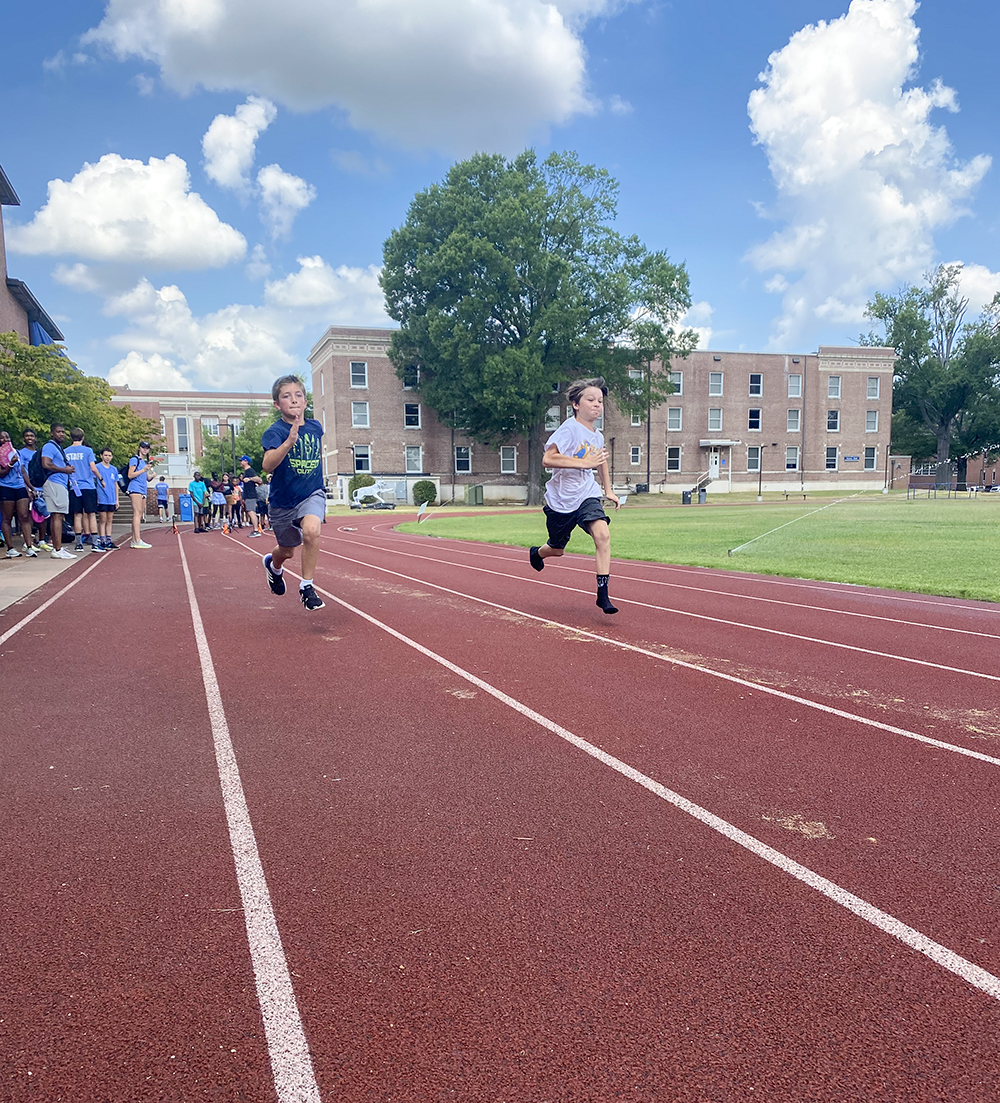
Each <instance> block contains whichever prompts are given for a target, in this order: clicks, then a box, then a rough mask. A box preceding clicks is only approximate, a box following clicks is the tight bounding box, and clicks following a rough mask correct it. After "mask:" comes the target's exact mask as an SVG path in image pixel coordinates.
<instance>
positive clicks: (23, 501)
mask: <svg viewBox="0 0 1000 1103" xmlns="http://www.w3.org/2000/svg"><path fill="white" fill-rule="evenodd" d="M0 510H2V519H0V527H2V529H3V541H4V543H5V544H6V545H7V558H8V559H20V558H21V554H22V553H21V552H19V551H18V550H17V548H15V547H14V533H13V520H14V514H15V513H16V514H17V525H18V528H19V529H20V530H21V538H22V540H23V541H24V553H23V554H24V555H26V556H28V557H29V558H34V557H35V556H37V555H38V552H37V551H36V550H35V549H34V548H33V547H32V545H31V506H30V502H29V498H28V490H27V488H26V487H25V485H24V474H23V472H22V470H21V457H20V455H19V454H18V451H17V449H16V448H15V447H14V446H13V444H11V442H10V433H0Z"/></svg>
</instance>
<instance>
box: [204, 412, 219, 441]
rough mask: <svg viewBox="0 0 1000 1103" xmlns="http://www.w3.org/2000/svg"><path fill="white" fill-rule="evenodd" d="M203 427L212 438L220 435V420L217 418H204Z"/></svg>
mask: <svg viewBox="0 0 1000 1103" xmlns="http://www.w3.org/2000/svg"><path fill="white" fill-rule="evenodd" d="M201 427H202V429H203V430H204V432H206V433H208V435H209V436H210V437H217V436H218V435H219V419H218V418H217V417H203V418H202V419H201Z"/></svg>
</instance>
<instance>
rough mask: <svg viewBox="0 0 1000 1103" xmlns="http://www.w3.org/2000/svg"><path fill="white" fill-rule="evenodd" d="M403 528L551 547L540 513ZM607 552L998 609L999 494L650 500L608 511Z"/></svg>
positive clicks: (583, 548) (584, 548) (440, 518)
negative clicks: (687, 501)
mask: <svg viewBox="0 0 1000 1103" xmlns="http://www.w3.org/2000/svg"><path fill="white" fill-rule="evenodd" d="M399 527H400V529H401V530H402V531H405V532H415V531H419V532H420V533H421V534H422V535H428V536H447V537H451V538H453V539H459V540H482V541H486V542H488V543H492V544H510V545H513V546H516V547H524V548H527V547H529V546H530V545H532V544H541V543H543V542H544V540H545V524H544V518H543V516H542V514H541V511H540V510H521V511H516V512H500V511H497V512H494V511H493V510H490V509H483V510H481V511H480V510H477V511H476V512H475V513H474V514H472V515H468V514H466V515H459V514H457V513H451V512H449V511H444V510H441V511H437V510H434V509H433V508H432V509H431V510H430V514H429V516H428V517H427V518H426V519H425V520H424V521H422V522H421V523H420V525H419V528H418V526H417V524H415V523H414V522H409V523H403V524H401V525H400V526H399ZM748 541H752V543H749V544H748V543H747V542H748ZM742 544H747V546H746V547H743V548H740V545H742ZM734 549H738V550H734ZM568 550H569V551H574V552H583V553H587V552H588V551H592V550H593V544H592V543H591V542H590V540H589V538H588V537H587V536H586V534H585V533H582V532H580V531H579V530H577V531H576V532H575V533H574V535H573V539H572V540H571V542H570V545H569V549H568ZM730 550H733V554H732V555H730V554H729V552H730ZM611 552H612V555H613V556H615V557H616V558H619V559H644V560H649V561H651V562H656V563H677V564H685V565H693V566H700V567H718V568H721V569H723V570H733V571H750V572H754V573H757V574H772V575H786V576H789V577H793V578H814V579H824V580H827V581H831V582H852V583H856V584H859V585H864V586H879V587H884V588H886V589H892V590H909V591H913V592H917V593H927V594H941V595H945V596H949V597H964V598H977V599H980V600H984V601H997V602H1000V494H992V495H981V496H980V497H979V498H978V499H969V498H966V497H960V498H950V499H949V498H938V499H927V498H918V499H914V500H909V501H908V500H907V499H906V497H905V495H901V494H898V493H897V494H890V495H882V494H867V495H859V496H857V497H851V498H848V499H846V500H843V501H837V500H835V499H833V498H810V499H809V500H808V501H804V502H803V501H798V502H796V501H794V500H790V501H787V502H786V501H783V500H778V501H767V500H765V501H764V502H760V503H758V502H756V501H742V502H736V501H718V500H716V501H712V502H710V503H709V504H706V505H703V506H698V505H693V506H682V505H679V504H677V505H675V504H673V503H667V502H665V501H664V500H663V499H662V498H660V496H659V495H650V496H649V497H643V498H641V499H632V500H630V501H629V502H627V503H626V505H625V507H624V508H623V509H622V510H621V511H620V512H619V513H617V514H612V525H611Z"/></svg>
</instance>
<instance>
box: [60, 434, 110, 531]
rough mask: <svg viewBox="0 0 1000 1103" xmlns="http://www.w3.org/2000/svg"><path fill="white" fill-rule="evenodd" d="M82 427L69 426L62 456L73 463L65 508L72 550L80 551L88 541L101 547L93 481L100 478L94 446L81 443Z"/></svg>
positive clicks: (95, 481) (95, 486)
mask: <svg viewBox="0 0 1000 1103" xmlns="http://www.w3.org/2000/svg"><path fill="white" fill-rule="evenodd" d="M83 436H84V434H83V430H82V429H79V428H77V429H71V430H70V432H69V439H70V445H69V448H67V449H66V459H68V460H69V462H70V463H71V464H72V465H73V475H72V476H71V477H70V495H69V511H70V514H71V516H72V520H73V531H74V532H75V533H76V547H75V548H74V549H73V550H74V551H78V552H82V551H83V550H84V545H86V544H90V545H91V547H92V548H93V549H94V551H103V550H104V549H103V548H102V547H101V546H100V541H99V540H98V539H97V482H98V479H103V476H101V475H100V474H99V473H98V470H97V462H96V458H95V456H94V450H93V448H91V447H90V446H89V445H88V444H85V443H84V440H83Z"/></svg>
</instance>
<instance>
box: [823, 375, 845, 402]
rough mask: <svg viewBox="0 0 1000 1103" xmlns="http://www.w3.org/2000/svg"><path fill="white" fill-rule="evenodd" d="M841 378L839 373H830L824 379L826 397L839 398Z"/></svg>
mask: <svg viewBox="0 0 1000 1103" xmlns="http://www.w3.org/2000/svg"><path fill="white" fill-rule="evenodd" d="M842 389H843V388H842V385H841V378H840V376H839V375H831V376H829V377H828V378H827V381H826V397H827V398H840V392H841V390H842Z"/></svg>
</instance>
